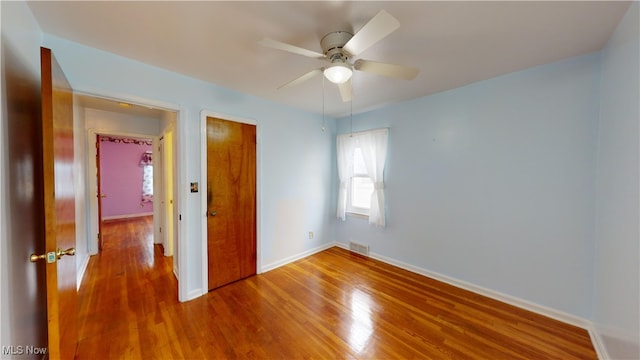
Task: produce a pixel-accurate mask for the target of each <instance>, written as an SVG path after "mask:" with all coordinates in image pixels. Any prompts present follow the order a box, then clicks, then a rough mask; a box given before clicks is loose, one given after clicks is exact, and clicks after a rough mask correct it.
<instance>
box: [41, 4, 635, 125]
mask: <svg viewBox="0 0 640 360" xmlns="http://www.w3.org/2000/svg"><path fill="white" fill-rule="evenodd" d="M628 6H629V2H614V1H608V2H593V1H588V2H558V1H542V2H516V1H514V2H506V1H502V2H483V1H471V2H456V1H449V2H432V1H430V2H421V1H412V2H404V1H403V2H400V1H390V2H380V1H357V2H347V1H318V2H311V1H293V2H273V1H257V2H245V1H227V2H217V1H216V2H212V1H199V2H180V1H175V2H168V1H166V2H155V1H142V2H130V1H104V2H94V1H69V2H64V1H63V2H58V1H42V2H36V1H32V2H29V7H30V8H31V10H32V12H33V14H34V16H35V17H36V19H37V21H38V23H39V24H40V26H41V28H42V30H43V31H44V32H45V33H48V34H52V35H56V36H59V37H62V38H65V39H69V40H71V41H75V42H78V43H81V44H84V45H88V46H91V47H94V48H98V49H102V50H106V51H108V52H111V53H114V54H118V55H121V56H124V57H127V58H130V59H135V60H138V61H142V62H144V63H147V64H151V65H154V66H157V67H161V68H165V69H168V70H172V71H175V72H178V73H181V74H184V75H188V76H191V77H194V78H199V79H202V80H205V81H208V82H210V83H214V84H217V85H220V86H223V87H225V88H228V89H232V90H236V91H239V92H242V93H245V94H250V95H254V96H257V97H260V98H265V99H269V100H272V101H274V102H278V103H282V104H286V105H290V106H293V107H297V108H300V109H304V110H309V111H313V112H321V111H322V78H321V77H315V78H313V79H311V80H309V81H307V82H305V83H303V84H301V85H299V86H296V87H293V88H287V89H283V90H276V88H277V87H278V86H280V85H282V84H284V83H286V82H288V81H290V80H293V79H294V78H296V77H298V76H300V75H302V74H304V73H305V72H307V71H309V70H312V69H315V68H318V67H320V66H323V65H324V64H325V63H323V62H322V61H320V60H316V59H311V58H306V57H302V56H299V55H295V54H291V53H288V52H284V51H279V50H274V49H271V48H266V47H262V46H260V45H258V41H259V40H260V39H262V38H264V37H270V38H273V39H275V40H279V41H283V42H287V43H290V44H293V45H296V46H299V47H303V48H306V49H309V50H313V51H317V52H322V50H321V49H320V39H321V38H322V37H323V36H324V35H325V34H327V33H329V32H332V31H337V30H345V31H351V32H356V31H358V30H359V29H360V28H361V27H362V26H363V25H364V24H365V23H366V22H367V21H368V20H369V19H371V18H372V17H373V16H374V15H375V14H376V13H377V12H378V11H379V10H381V9H384V10H386V11H388V12H389V13H390V14H391V15H393V16H394V17H396V18H397V19H398V20H399V21H400V24H401V25H400V28H399V29H398V30H396V31H395V32H394V33H392V34H391V35H389V36H388V37H386V38H385V39H383V40H382V41H380V42H379V43H377V44H376V45H374V46H372V47H371V48H369V49H368V50H366V51H365V52H364V53H362V54H360V56H359V58H363V59H368V60H376V61H382V62H389V63H396V64H402V65H409V66H414V67H417V68H419V69H420V74H419V75H418V77H417V78H416V79H415V80H411V81H406V80H396V79H391V78H385V77H380V76H377V75H372V74H367V73H362V72H356V73H355V74H354V80H353V81H354V85H353V86H354V90H353V91H354V100H353V111H354V113H357V112H362V111H366V110H369V109H374V108H378V107H381V106H384V105H387V104H391V103H395V102H399V101H403V100H409V99H415V98H419V97H422V96H426V95H429V94H433V93H437V92H441V91H444V90H448V89H452V88H456V87H459V86H462V85H465V84H469V83H472V82H475V81H479V80H484V79H488V78H492V77H495V76H498V75H502V74H506V73H510V72H513V71H518V70H522V69H525V68H528V67H532V66H536V65H540V64H544V63H549V62H553V61H557V60H561V59H564V58H569V57H572V56H577V55H582V54H586V53H590V52H594V51H598V50H600V49H601V48H602V47H603V45H604V44H605V43H606V41H607V39H608V38H609V37H610V35H611V34H612V32H613V30H614V29H615V27H616V25H617V24H618V22H619V21H620V19H621V18H622V16H623V15H624V13H625V11H626V9H627V8H628ZM325 111H326V113H327V114H328V115H332V116H336V117H341V116H345V115H347V114H348V113H349V111H350V104H349V103H343V102H342V101H341V100H340V96H339V92H338V90H337V88H336V86H335V85H333V84H330V83H328V82H327V83H326V90H325Z"/></svg>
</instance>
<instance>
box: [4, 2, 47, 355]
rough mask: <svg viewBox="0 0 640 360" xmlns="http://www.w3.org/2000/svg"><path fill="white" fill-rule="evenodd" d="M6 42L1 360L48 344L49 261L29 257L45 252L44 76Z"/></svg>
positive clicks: (43, 347)
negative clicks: (42, 127) (41, 87)
mask: <svg viewBox="0 0 640 360" xmlns="http://www.w3.org/2000/svg"><path fill="white" fill-rule="evenodd" d="M3 10H4V9H3ZM4 40H5V39H4V35H3V39H2V42H1V50H0V56H2V66H1V68H2V70H1V71H2V76H1V77H0V78H1V79H2V111H3V114H2V117H1V118H2V120H0V121H1V124H0V136H1V137H2V140H0V144H1V145H2V146H1V148H2V150H1V154H0V156H2V157H3V158H4V159H3V161H2V164H1V165H0V166H2V168H1V170H0V171H1V172H2V175H1V176H2V179H3V180H4V183H3V185H4V186H2V187H0V194H1V195H0V199H1V200H0V205H1V207H2V212H3V217H4V218H3V219H2V221H3V224H2V226H3V234H2V235H3V236H4V235H5V231H6V236H7V238H6V239H5V238H4V237H3V238H2V241H1V242H0V249H1V250H0V252H1V254H0V255H1V256H2V260H1V263H2V271H3V273H2V276H3V280H2V282H3V284H2V290H1V291H2V294H1V295H2V301H5V300H6V301H7V302H6V303H4V304H3V305H7V306H8V309H9V310H10V311H9V312H8V313H4V312H3V313H2V330H3V331H4V330H5V329H7V332H8V334H7V335H9V337H8V338H9V339H10V340H11V343H10V344H5V343H3V344H2V345H5V346H6V347H5V346H3V347H2V353H1V355H0V358H4V357H5V356H7V357H9V356H10V355H11V354H13V355H20V353H21V352H22V351H21V350H22V349H19V348H18V346H25V345H31V346H34V347H35V348H37V349H46V347H47V293H46V279H45V278H46V275H45V263H44V261H38V262H35V263H31V262H30V261H29V257H30V255H31V254H34V253H35V254H42V253H44V252H45V247H44V223H43V221H42V219H43V218H44V210H43V208H42V194H43V192H42V141H41V131H40V128H41V126H42V125H41V123H42V121H41V116H42V114H41V105H40V92H41V89H40V76H39V74H38V71H37V70H35V69H32V68H30V67H29V62H28V61H25V58H24V57H23V56H22V54H21V53H20V52H19V51H17V49H16V48H15V47H14V46H12V43H11V42H9V41H4ZM4 221H6V222H4ZM7 274H8V275H7ZM5 279H6V280H5ZM5 281H6V283H5ZM3 309H4V307H3ZM5 325H6V326H7V328H5ZM2 335H3V340H4V339H5V336H4V335H5V334H4V333H3V334H2Z"/></svg>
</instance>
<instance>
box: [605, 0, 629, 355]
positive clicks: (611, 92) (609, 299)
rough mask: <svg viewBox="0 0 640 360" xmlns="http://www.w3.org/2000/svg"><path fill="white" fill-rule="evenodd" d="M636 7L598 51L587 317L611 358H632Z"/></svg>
mask: <svg viewBox="0 0 640 360" xmlns="http://www.w3.org/2000/svg"><path fill="white" fill-rule="evenodd" d="M639 34H640V5H639V3H638V2H634V3H633V4H632V5H631V7H630V9H629V10H628V11H627V14H626V15H625V17H624V18H623V20H622V21H621V23H620V24H619V25H618V28H617V30H616V32H615V33H614V35H613V36H612V37H611V39H610V40H609V42H608V44H607V46H606V47H605V49H604V51H603V53H602V80H601V90H600V92H601V98H600V101H601V104H600V126H599V137H598V173H597V179H598V180H597V197H596V199H597V207H596V208H597V217H596V247H595V248H596V251H595V292H594V298H595V300H594V322H595V323H596V328H597V329H598V332H599V333H600V335H601V336H602V339H603V340H604V343H605V345H606V348H607V352H608V353H609V356H610V357H611V358H612V359H639V358H640V349H639V347H640V345H639V343H638V341H639V338H640V330H639V328H640V326H639V324H638V322H640V312H639V311H640V301H639V297H640V265H639V260H638V258H639V256H640V247H639V241H640V240H639V239H640V235H639V233H638V219H640V212H639V211H638V201H639V196H640V194H639V193H638V187H639V186H640V178H639V176H638V171H639V170H638V164H639V162H640V158H639V151H640V148H639V146H638V133H639V131H640V129H639V127H638V122H639V121H640V100H639V99H640V90H639V88H640V85H639V83H640V69H639V68H640V35H639Z"/></svg>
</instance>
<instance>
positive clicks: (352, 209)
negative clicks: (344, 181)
mask: <svg viewBox="0 0 640 360" xmlns="http://www.w3.org/2000/svg"><path fill="white" fill-rule="evenodd" d="M358 150H360V151H358ZM358 153H359V154H360V156H362V150H361V149H360V147H356V148H355V149H354V151H353V164H352V166H353V169H352V175H351V177H350V178H349V185H348V188H347V206H346V209H345V212H346V213H347V214H351V215H356V216H360V217H365V218H368V217H369V211H371V204H369V207H367V208H363V207H358V206H353V205H352V200H353V192H354V189H353V179H354V178H363V179H368V180H369V181H370V182H371V184H373V179H371V177H370V176H369V174H367V173H366V170H365V172H356V171H355V168H356V166H355V164H356V156H358V155H357V154H358ZM363 162H364V160H363ZM373 191H375V190H373V189H372V193H373Z"/></svg>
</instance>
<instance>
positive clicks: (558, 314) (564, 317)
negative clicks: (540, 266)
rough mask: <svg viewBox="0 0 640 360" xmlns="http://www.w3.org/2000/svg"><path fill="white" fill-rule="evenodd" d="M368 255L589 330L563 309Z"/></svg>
mask: <svg viewBox="0 0 640 360" xmlns="http://www.w3.org/2000/svg"><path fill="white" fill-rule="evenodd" d="M336 246H338V247H341V248H343V249H346V250H349V248H348V246H347V245H345V244H342V243H338V242H337V243H336ZM369 257H371V258H373V259H376V260H380V261H382V262H384V263H387V264H390V265H393V266H397V267H399V268H401V269H404V270H408V271H411V272H413V273H416V274H420V275H424V276H426V277H429V278H432V279H435V280H438V281H442V282H444V283H447V284H449V285H453V286H455V287H458V288H461V289H464V290H468V291H471V292H474V293H476V294H480V295H483V296H486V297H489V298H492V299H495V300H498V301H502V302H504V303H507V304H509V305H513V306H517V307H519V308H522V309H525V310H529V311H532V312H535V313H537V314H540V315H544V316H547V317H550V318H552V319H555V320H558V321H562V322H564V323H567V324H570V325H574V326H577V327H580V328H583V329H585V330H589V328H590V327H591V321H589V320H586V319H583V318H581V317H579V316H575V315H572V314H568V313H565V312H563V311H559V310H556V309H552V308H549V307H546V306H543V305H539V304H536V303H533V302H530V301H527V300H523V299H520V298H517V297H515V296H511V295H507V294H504V293H501V292H498V291H494V290H491V289H487V288H485V287H482V286H478V285H474V284H472V283H469V282H466V281H462V280H458V279H455V278H452V277H449V276H446V275H442V274H439V273H437V272H434V271H430V270H427V269H424V268H421V267H418V266H414V265H411V264H408V263H405V262H402V261H399V260H396V259H392V258H389V257H386V256H384V255H380V254H376V253H373V252H371V253H369Z"/></svg>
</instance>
